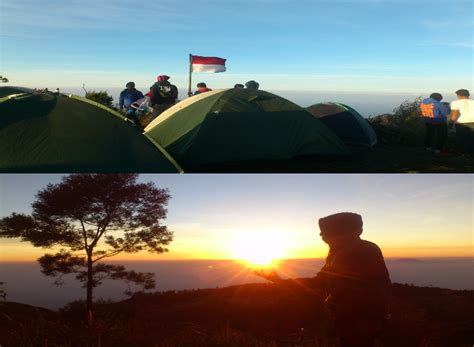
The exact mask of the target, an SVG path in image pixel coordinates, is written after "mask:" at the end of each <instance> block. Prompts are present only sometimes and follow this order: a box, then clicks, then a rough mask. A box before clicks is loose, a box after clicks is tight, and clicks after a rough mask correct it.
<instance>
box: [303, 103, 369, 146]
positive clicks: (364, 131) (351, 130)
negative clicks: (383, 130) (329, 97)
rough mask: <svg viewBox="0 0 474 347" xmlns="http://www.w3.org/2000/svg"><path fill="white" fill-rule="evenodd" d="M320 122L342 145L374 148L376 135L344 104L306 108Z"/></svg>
mask: <svg viewBox="0 0 474 347" xmlns="http://www.w3.org/2000/svg"><path fill="white" fill-rule="evenodd" d="M306 109H307V110H308V111H309V112H310V113H311V114H312V115H313V116H315V117H316V118H318V119H319V120H321V121H322V122H323V123H324V124H325V125H326V126H327V127H328V128H330V129H331V130H332V131H333V132H334V133H335V134H336V135H337V136H338V137H339V138H340V139H341V140H342V141H343V142H344V143H347V144H356V145H365V146H374V145H375V144H377V135H376V134H375V131H374V129H372V127H371V126H370V124H369V123H368V122H367V121H366V120H365V119H364V117H362V116H361V115H360V114H359V112H357V111H356V110H354V109H353V108H352V107H349V106H347V105H344V104H339V103H335V102H325V103H319V104H315V105H312V106H309V107H307V108H306Z"/></svg>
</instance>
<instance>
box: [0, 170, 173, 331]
mask: <svg viewBox="0 0 474 347" xmlns="http://www.w3.org/2000/svg"><path fill="white" fill-rule="evenodd" d="M137 178H138V175H137V174H73V175H69V176H65V177H63V178H62V181H61V183H59V184H48V186H47V187H46V188H45V189H43V190H41V191H39V192H38V193H37V195H36V198H35V201H34V202H33V204H32V207H33V213H32V214H31V215H25V214H17V213H13V214H11V215H9V216H7V217H4V218H3V219H0V237H9V238H21V240H22V241H27V242H31V243H32V244H33V245H34V246H35V247H43V248H57V247H61V249H60V250H59V252H57V253H56V254H45V255H44V256H42V257H41V258H39V259H38V261H39V263H40V265H41V268H42V270H41V271H42V272H43V274H45V275H46V276H53V277H57V279H56V281H55V283H56V284H61V283H62V278H63V276H64V275H67V274H75V275H76V279H78V280H79V281H81V282H83V283H84V287H85V288H86V290H87V295H86V305H87V312H88V317H87V319H88V324H89V326H90V325H91V324H92V297H93V295H92V294H93V288H95V287H97V286H98V285H100V284H101V282H102V280H104V279H112V280H125V281H126V282H127V283H135V284H138V285H140V286H142V287H143V288H144V289H151V288H154V287H155V281H154V279H153V273H137V272H134V271H125V268H124V267H123V266H121V265H110V264H104V263H99V261H101V260H103V259H105V258H110V257H113V256H115V255H117V254H120V253H123V252H124V253H136V252H140V251H143V250H147V251H149V252H151V253H156V254H159V253H163V252H167V251H168V249H167V248H165V246H166V245H168V244H169V243H170V242H171V241H172V239H173V234H172V232H171V231H169V230H168V229H167V227H166V226H165V225H162V224H161V220H162V219H165V218H166V213H167V210H166V208H165V206H166V205H167V203H168V200H169V198H170V195H169V192H168V190H167V189H161V188H157V187H156V186H155V185H154V183H152V182H149V183H137ZM114 234H115V235H114Z"/></svg>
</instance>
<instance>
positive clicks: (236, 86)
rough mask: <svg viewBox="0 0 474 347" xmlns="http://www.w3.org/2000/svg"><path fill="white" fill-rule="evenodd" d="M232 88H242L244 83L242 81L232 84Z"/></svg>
mask: <svg viewBox="0 0 474 347" xmlns="http://www.w3.org/2000/svg"><path fill="white" fill-rule="evenodd" d="M234 88H236V89H244V85H243V84H242V83H237V84H236V85H234Z"/></svg>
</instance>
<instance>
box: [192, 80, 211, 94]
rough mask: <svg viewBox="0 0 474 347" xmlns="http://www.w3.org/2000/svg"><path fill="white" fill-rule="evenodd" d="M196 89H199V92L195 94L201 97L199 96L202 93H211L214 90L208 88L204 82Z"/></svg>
mask: <svg viewBox="0 0 474 347" xmlns="http://www.w3.org/2000/svg"><path fill="white" fill-rule="evenodd" d="M196 87H197V89H198V90H196V91H195V92H194V95H199V94H202V93H205V92H210V91H211V90H212V89H210V88H207V85H206V83H204V82H199V83H198V84H196Z"/></svg>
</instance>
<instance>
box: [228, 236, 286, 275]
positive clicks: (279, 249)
mask: <svg viewBox="0 0 474 347" xmlns="http://www.w3.org/2000/svg"><path fill="white" fill-rule="evenodd" d="M230 249H231V252H232V258H234V259H236V260H240V261H243V262H245V263H246V264H247V265H249V266H251V267H269V266H272V265H276V261H277V260H278V259H281V258H283V257H285V256H286V253H287V252H286V248H285V243H284V242H283V240H282V238H281V237H278V235H275V234H270V233H268V232H255V233H241V234H240V236H239V237H237V238H235V239H234V240H233V241H232V243H231V245H230Z"/></svg>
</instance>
